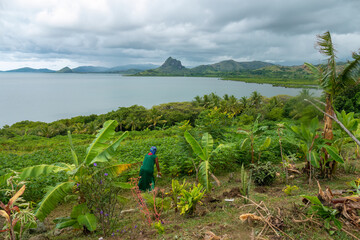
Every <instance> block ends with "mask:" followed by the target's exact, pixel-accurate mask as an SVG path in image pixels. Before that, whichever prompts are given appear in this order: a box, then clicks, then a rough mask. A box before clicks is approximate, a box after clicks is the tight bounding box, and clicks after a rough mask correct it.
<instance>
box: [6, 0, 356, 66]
mask: <svg viewBox="0 0 360 240" xmlns="http://www.w3.org/2000/svg"><path fill="white" fill-rule="evenodd" d="M359 9H360V1H358V0H317V1H310V0H292V1H287V0H273V1H268V0H258V1H245V0H241V1H239V0H222V1H216V0H206V1H205V0H197V1H190V0H182V1H166V0H151V1H150V0H135V1H128V0H86V1H85V0H76V1H74V0H61V1H60V0H31V1H28V0H11V1H6V0H0V31H1V36H0V54H1V59H0V70H7V69H11V68H17V67H26V66H27V67H34V68H40V67H47V68H50V69H55V70H57V69H60V68H62V67H64V66H69V67H77V66H79V65H98V66H99V65H100V66H108V67H112V66H118V65H126V64H136V63H153V64H161V63H162V62H163V61H164V60H165V59H166V58H167V57H169V56H172V57H175V58H177V59H179V60H181V61H182V63H183V64H184V65H185V66H197V65H200V64H207V63H214V62H217V61H221V60H227V59H234V60H237V61H251V60H260V61H268V62H273V63H278V64H283V65H294V64H302V63H303V62H304V61H308V62H312V63H319V62H321V61H322V60H323V59H324V57H323V56H321V55H320V54H319V53H318V51H317V50H316V49H315V48H314V44H315V41H316V35H317V34H320V33H323V32H325V31H330V32H331V33H332V37H333V41H334V43H335V46H336V48H337V50H338V52H337V55H338V58H339V59H340V60H345V59H348V58H349V57H350V56H351V51H356V50H358V49H359V48H360V28H359V26H360V18H359V17H357V15H358V10H359Z"/></svg>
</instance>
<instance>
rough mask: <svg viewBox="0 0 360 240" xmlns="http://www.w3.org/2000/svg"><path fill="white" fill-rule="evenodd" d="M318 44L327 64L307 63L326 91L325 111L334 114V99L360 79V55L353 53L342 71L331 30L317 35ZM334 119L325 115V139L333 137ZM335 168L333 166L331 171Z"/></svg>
mask: <svg viewBox="0 0 360 240" xmlns="http://www.w3.org/2000/svg"><path fill="white" fill-rule="evenodd" d="M317 38H318V41H317V46H318V47H319V52H320V53H322V54H323V55H325V56H326V57H328V59H327V64H326V65H319V66H318V67H315V66H314V65H312V64H310V63H305V65H306V66H307V67H308V68H309V69H310V70H311V72H312V73H313V74H314V75H315V77H316V78H317V80H318V81H319V85H320V86H321V88H322V89H323V90H324V92H325V99H326V102H325V112H326V113H327V114H329V115H330V116H334V107H333V99H334V97H335V96H336V95H337V94H339V93H340V92H341V91H343V90H344V89H345V88H346V87H347V86H349V85H351V84H354V83H355V82H356V81H358V80H359V72H360V55H359V54H358V53H353V55H352V57H353V58H354V60H353V61H351V62H348V63H347V64H346V66H345V67H344V69H343V70H342V71H338V69H337V68H336V60H335V59H336V55H335V52H336V51H335V48H334V45H333V42H332V39H331V35H330V32H329V31H327V32H325V33H323V34H321V35H318V36H317ZM332 129H333V127H332V119H331V118H330V117H328V116H327V115H324V132H323V137H324V139H327V140H331V139H333V136H334V135H333V130H332ZM332 170H333V167H332V169H331V171H332Z"/></svg>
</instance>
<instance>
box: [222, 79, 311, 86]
mask: <svg viewBox="0 0 360 240" xmlns="http://www.w3.org/2000/svg"><path fill="white" fill-rule="evenodd" d="M223 80H231V81H241V82H246V83H259V84H264V83H266V84H271V85H273V86H280V87H288V88H318V86H317V84H316V83H314V81H313V80H306V79H280V78H246V77H244V78H239V77H226V78H223Z"/></svg>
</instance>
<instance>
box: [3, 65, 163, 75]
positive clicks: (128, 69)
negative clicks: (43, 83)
mask: <svg viewBox="0 0 360 240" xmlns="http://www.w3.org/2000/svg"><path fill="white" fill-rule="evenodd" d="M157 67H158V66H157V65H154V64H130V65H123V66H117V67H112V68H107V67H97V66H80V67H77V68H73V69H71V68H69V67H64V68H62V69H60V70H58V71H56V70H51V69H47V68H41V69H35V68H29V67H25V68H18V69H13V70H8V71H0V72H19V73H21V72H22V73H120V74H135V73H138V72H142V71H145V70H148V69H153V68H157Z"/></svg>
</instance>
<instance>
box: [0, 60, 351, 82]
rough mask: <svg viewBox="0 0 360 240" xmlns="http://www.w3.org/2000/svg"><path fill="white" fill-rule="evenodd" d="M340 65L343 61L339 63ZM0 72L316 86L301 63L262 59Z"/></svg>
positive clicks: (20, 69) (173, 61)
mask: <svg viewBox="0 0 360 240" xmlns="http://www.w3.org/2000/svg"><path fill="white" fill-rule="evenodd" d="M340 65H344V63H341V64H340ZM4 72H24V73H31V72H34V73H118V74H126V75H130V76H187V77H218V78H221V79H222V80H232V81H243V82H252V83H269V84H272V85H274V86H284V87H301V88H316V87H317V83H316V81H315V79H314V77H313V75H312V74H311V73H310V72H309V71H308V70H307V69H306V68H305V66H304V65H298V66H281V65H277V64H273V63H268V62H262V61H249V62H237V61H234V60H225V61H221V62H218V63H214V64H208V65H200V66H197V67H193V68H187V67H185V66H183V65H182V63H181V61H179V60H177V59H175V58H172V57H169V58H167V59H166V61H165V62H164V63H163V64H162V65H161V66H156V65H153V64H132V65H124V66H117V67H112V68H107V67H99V66H79V67H77V68H72V69H71V68H69V67H64V68H62V69H60V70H58V71H55V70H50V69H47V68H42V69H33V68H28V67H26V68H19V69H14V70H8V71H4Z"/></svg>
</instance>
